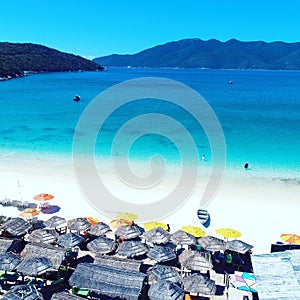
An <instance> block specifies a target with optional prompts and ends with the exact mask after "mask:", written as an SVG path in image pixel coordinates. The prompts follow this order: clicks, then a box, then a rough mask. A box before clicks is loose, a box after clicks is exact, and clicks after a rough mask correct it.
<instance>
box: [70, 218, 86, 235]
mask: <svg viewBox="0 0 300 300" xmlns="http://www.w3.org/2000/svg"><path fill="white" fill-rule="evenodd" d="M67 227H68V228H69V229H70V230H74V231H76V232H82V231H86V230H89V229H90V228H91V227H92V224H91V223H90V222H89V221H88V220H87V219H86V218H75V219H72V220H69V221H68V222H67Z"/></svg>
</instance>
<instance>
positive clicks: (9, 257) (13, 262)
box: [0, 252, 21, 272]
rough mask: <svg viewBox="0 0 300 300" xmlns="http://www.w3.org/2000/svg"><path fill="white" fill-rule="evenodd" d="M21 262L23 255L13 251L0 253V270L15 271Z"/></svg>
mask: <svg viewBox="0 0 300 300" xmlns="http://www.w3.org/2000/svg"><path fill="white" fill-rule="evenodd" d="M20 262H21V257H20V256H19V255H17V254H15V253H12V252H6V253H2V254H0V270H2V271H8V272H10V271H13V270H15V269H16V267H17V265H19V264H20Z"/></svg>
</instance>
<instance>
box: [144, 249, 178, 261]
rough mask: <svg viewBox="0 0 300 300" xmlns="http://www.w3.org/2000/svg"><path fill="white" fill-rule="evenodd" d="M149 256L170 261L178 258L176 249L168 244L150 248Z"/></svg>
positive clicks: (157, 259)
mask: <svg viewBox="0 0 300 300" xmlns="http://www.w3.org/2000/svg"><path fill="white" fill-rule="evenodd" d="M147 256H148V257H150V258H151V259H153V260H156V261H157V262H164V261H170V260H173V259H175V258H176V254H175V252H174V250H173V249H172V248H170V247H167V246H155V247H154V248H152V249H151V250H149V252H148V253H147Z"/></svg>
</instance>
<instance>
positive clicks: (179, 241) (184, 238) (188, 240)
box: [171, 229, 196, 245]
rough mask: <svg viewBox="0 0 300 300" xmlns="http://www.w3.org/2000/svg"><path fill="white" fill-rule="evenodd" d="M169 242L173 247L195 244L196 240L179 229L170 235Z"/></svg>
mask: <svg viewBox="0 0 300 300" xmlns="http://www.w3.org/2000/svg"><path fill="white" fill-rule="evenodd" d="M171 242H172V243H174V244H175V245H193V244H196V238H195V237H194V236H193V235H191V234H190V233H187V232H185V231H183V230H181V229H180V230H177V231H176V232H174V233H173V234H172V235H171Z"/></svg>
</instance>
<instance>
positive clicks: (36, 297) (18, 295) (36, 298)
mask: <svg viewBox="0 0 300 300" xmlns="http://www.w3.org/2000/svg"><path fill="white" fill-rule="evenodd" d="M2 299H3V300H43V299H44V297H43V295H42V294H41V293H40V292H39V291H38V290H37V288H36V287H35V286H34V285H16V286H12V287H11V288H10V289H9V291H8V292H7V293H6V294H5V296H4V297H3V298H2Z"/></svg>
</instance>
